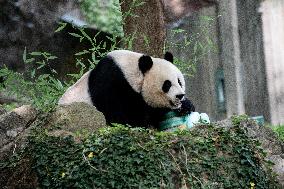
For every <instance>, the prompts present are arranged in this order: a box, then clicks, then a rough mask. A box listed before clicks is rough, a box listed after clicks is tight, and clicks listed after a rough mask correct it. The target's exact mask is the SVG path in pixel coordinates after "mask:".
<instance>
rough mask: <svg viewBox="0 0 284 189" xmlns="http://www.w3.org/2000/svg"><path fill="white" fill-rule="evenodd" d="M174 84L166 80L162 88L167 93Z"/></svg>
mask: <svg viewBox="0 0 284 189" xmlns="http://www.w3.org/2000/svg"><path fill="white" fill-rule="evenodd" d="M171 86H172V82H170V81H169V80H166V81H165V82H164V84H163V87H162V90H163V91H164V92H165V93H167V92H169V90H170V88H171Z"/></svg>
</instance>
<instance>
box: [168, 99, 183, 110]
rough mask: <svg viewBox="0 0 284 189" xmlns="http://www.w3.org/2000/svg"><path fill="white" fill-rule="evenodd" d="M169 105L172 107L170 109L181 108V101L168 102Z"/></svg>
mask: <svg viewBox="0 0 284 189" xmlns="http://www.w3.org/2000/svg"><path fill="white" fill-rule="evenodd" d="M170 105H171V106H172V109H179V108H180V107H181V101H179V100H178V101H172V100H170Z"/></svg>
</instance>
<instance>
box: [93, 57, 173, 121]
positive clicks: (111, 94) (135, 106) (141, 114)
mask: <svg viewBox="0 0 284 189" xmlns="http://www.w3.org/2000/svg"><path fill="white" fill-rule="evenodd" d="M88 85H89V92H90V96H91V99H92V102H93V104H94V106H96V108H97V109H98V110H99V111H101V112H102V113H103V114H104V115H105V117H106V120H107V122H108V123H109V124H110V123H121V124H129V125H132V126H141V127H151V126H154V127H157V126H158V123H159V122H160V121H161V118H162V117H163V115H164V114H165V113H166V112H168V111H170V110H169V109H159V108H158V109H157V108H152V107H150V106H148V105H147V104H146V102H145V101H144V100H143V97H142V95H141V94H140V93H137V92H136V91H134V90H133V89H132V87H131V86H130V85H129V83H128V82H127V81H126V79H125V77H124V75H123V72H122V71H121V70H120V68H119V67H118V66H117V64H116V63H115V62H114V61H113V59H112V58H110V57H106V58H103V59H102V60H101V61H100V62H99V63H98V65H97V66H96V68H95V69H94V70H92V71H91V73H90V76H89V83H88Z"/></svg>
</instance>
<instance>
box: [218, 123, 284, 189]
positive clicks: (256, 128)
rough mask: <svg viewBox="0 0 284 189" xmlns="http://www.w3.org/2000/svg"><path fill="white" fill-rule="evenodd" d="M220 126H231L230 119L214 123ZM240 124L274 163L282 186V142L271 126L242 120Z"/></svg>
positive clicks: (283, 154) (283, 172) (283, 173)
mask: <svg viewBox="0 0 284 189" xmlns="http://www.w3.org/2000/svg"><path fill="white" fill-rule="evenodd" d="M216 125H217V126H220V127H227V128H230V127H232V122H231V121H230V120H223V121H219V122H217V123H216ZM241 125H242V126H243V127H246V128H247V134H248V135H249V136H250V137H252V138H254V139H256V140H258V141H259V142H260V143H261V147H262V148H263V149H264V150H265V151H266V152H267V159H268V160H270V161H272V162H273V163H274V164H275V165H274V166H273V167H272V169H273V171H274V172H275V173H277V174H278V180H279V182H280V184H281V185H282V187H283V188H284V143H283V141H281V140H280V139H279V138H278V137H277V135H276V134H275V133H274V132H273V131H272V129H271V128H269V127H265V126H260V125H258V124H256V123H255V122H254V121H252V120H249V121H242V122H241Z"/></svg>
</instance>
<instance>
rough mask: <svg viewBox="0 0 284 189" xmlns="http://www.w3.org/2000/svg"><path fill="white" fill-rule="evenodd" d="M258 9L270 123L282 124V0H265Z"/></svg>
mask: <svg viewBox="0 0 284 189" xmlns="http://www.w3.org/2000/svg"><path fill="white" fill-rule="evenodd" d="M260 11H261V12H262V21H263V33H264V47H265V48H264V49H265V61H266V75H267V85H268V91H269V109H270V112H271V123H272V124H274V125H276V124H284V1H283V0H265V1H264V2H263V3H262V5H261V9H260Z"/></svg>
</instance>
